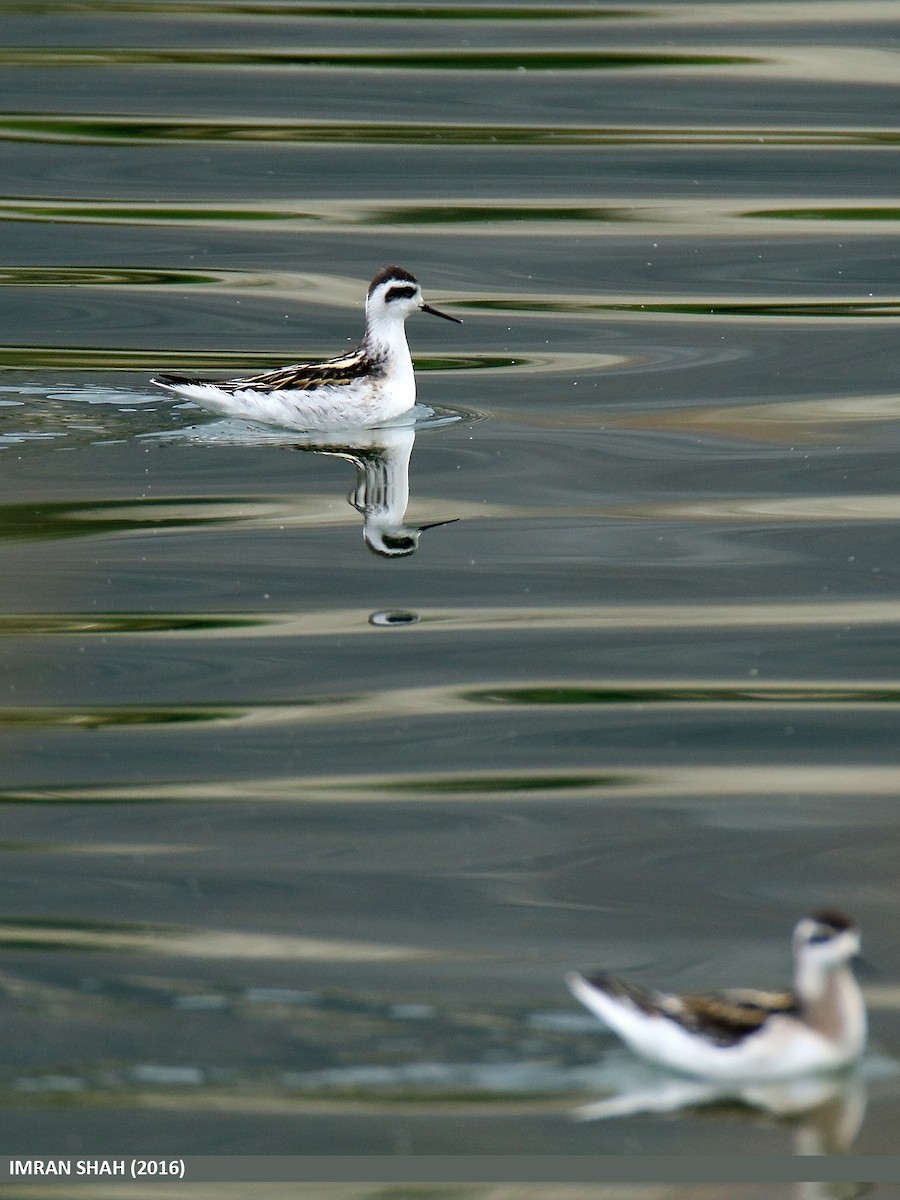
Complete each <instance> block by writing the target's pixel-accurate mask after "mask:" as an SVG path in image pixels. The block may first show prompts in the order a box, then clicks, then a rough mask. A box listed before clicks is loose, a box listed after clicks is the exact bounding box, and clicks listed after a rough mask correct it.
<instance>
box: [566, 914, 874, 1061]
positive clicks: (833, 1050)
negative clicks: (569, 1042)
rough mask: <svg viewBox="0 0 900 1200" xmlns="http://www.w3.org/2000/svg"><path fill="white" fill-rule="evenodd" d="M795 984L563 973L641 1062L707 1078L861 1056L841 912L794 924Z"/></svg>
mask: <svg viewBox="0 0 900 1200" xmlns="http://www.w3.org/2000/svg"><path fill="white" fill-rule="evenodd" d="M793 949H794V986H793V989H792V990H791V991H789V992H784V993H772V992H762V991H756V990H754V989H750V988H743V989H733V990H726V991H721V992H708V993H704V994H701V995H688V996H673V995H667V994H666V993H663V992H656V991H645V990H644V989H643V988H640V987H636V986H635V985H634V984H631V983H625V982H624V981H623V980H620V979H616V978H615V977H613V976H611V975H602V974H598V975H592V976H584V975H580V974H578V973H576V972H572V973H570V974H569V975H567V977H566V982H567V984H568V986H569V989H570V991H571V992H572V994H573V995H574V996H576V997H577V998H578V999H579V1000H580V1001H581V1002H582V1004H584V1005H585V1006H586V1007H587V1008H589V1009H590V1010H591V1011H592V1012H593V1013H595V1014H596V1015H597V1016H598V1017H599V1018H600V1019H601V1021H603V1022H604V1023H605V1024H606V1025H608V1026H609V1028H610V1029H612V1030H613V1032H614V1033H617V1034H618V1035H619V1037H620V1038H621V1039H622V1040H623V1041H624V1042H625V1043H626V1044H627V1045H628V1046H629V1047H630V1048H631V1049H632V1050H634V1051H635V1053H637V1054H639V1055H640V1056H641V1057H642V1058H645V1059H649V1060H650V1061H651V1062H654V1063H657V1064H658V1065H660V1066H663V1067H666V1068H668V1069H670V1070H674V1071H679V1072H683V1073H684V1074H687V1075H695V1076H700V1077H702V1078H705V1079H719V1080H724V1079H741V1080H748V1081H750V1080H763V1079H765V1080H773V1079H786V1078H788V1077H790V1076H797V1075H808V1074H812V1073H814V1072H819V1071H827V1070H836V1069H838V1068H840V1067H844V1066H847V1065H848V1064H849V1063H851V1062H852V1061H853V1060H854V1059H856V1058H858V1057H859V1056H860V1055H861V1054H862V1052H863V1049H864V1047H865V1041H866V1010H865V1003H864V1001H863V996H862V992H861V991H860V989H859V985H858V984H857V982H856V979H855V977H854V975H853V972H852V969H851V967H850V961H851V959H852V958H853V957H854V956H855V955H857V954H858V953H859V949H860V938H859V931H858V930H857V929H856V927H855V926H854V924H853V922H852V921H850V920H849V918H847V917H845V916H843V915H842V914H841V913H837V912H820V913H816V914H814V915H813V916H809V917H804V918H803V919H802V920H801V921H799V922H798V924H797V926H796V928H795V930H794V939H793Z"/></svg>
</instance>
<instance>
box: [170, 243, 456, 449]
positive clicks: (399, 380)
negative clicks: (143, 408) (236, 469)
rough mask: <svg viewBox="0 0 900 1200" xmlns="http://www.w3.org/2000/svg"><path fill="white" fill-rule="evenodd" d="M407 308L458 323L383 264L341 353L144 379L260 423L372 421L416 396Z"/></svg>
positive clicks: (304, 425)
mask: <svg viewBox="0 0 900 1200" xmlns="http://www.w3.org/2000/svg"><path fill="white" fill-rule="evenodd" d="M414 312H425V313H430V314H431V315H432V316H434V317H443V318H444V320H446V321H455V322H456V324H458V325H461V324H462V321H461V319H460V318H459V317H453V316H450V314H449V313H445V312H440V311H439V310H438V309H436V308H432V307H431V305H430V304H426V303H425V301H424V300H423V298H422V289H421V287H420V286H419V282H418V280H417V279H416V278H415V276H414V275H411V274H410V273H409V271H406V270H404V269H403V267H397V266H389V267H384V268H383V270H381V271H379V272H378V273H377V274H376V275H375V277H374V278H373V279H372V282H371V283H370V284H369V290H368V293H367V295H366V333H365V337H364V338H363V340H362V341H361V342H360V344H359V345H358V346H357V347H356V348H355V349H354V350H351V351H349V353H347V354H339V355H338V356H337V357H336V358H329V359H326V360H324V361H323V362H313V363H296V364H294V365H293V366H289V367H280V368H278V369H277V370H274V371H263V372H262V373H261V374H259V375H248V376H246V377H242V378H241V377H239V378H235V379H221V380H213V379H196V378H193V377H189V376H186V375H169V374H165V375H156V376H154V377H153V379H152V381H151V382H153V383H155V384H156V385H157V386H159V387H163V388H166V389H168V391H170V392H174V393H175V394H176V395H178V396H183V397H184V398H185V399H187V400H193V401H195V402H196V403H197V404H199V405H200V406H201V407H202V408H206V409H209V410H210V411H212V412H215V413H219V414H224V415H225V416H228V417H239V418H242V419H244V420H250V421H261V422H263V423H264V424H267V425H283V426H288V427H290V428H292V429H303V430H332V429H346V428H352V427H363V428H365V427H370V426H372V425H380V424H382V423H384V422H386V421H391V420H393V419H394V418H395V417H399V416H400V415H402V414H403V413H405V412H408V411H409V409H411V408H412V407H413V405H414V404H415V402H416V379H415V374H414V372H413V364H412V358H411V357H410V353H409V345H408V344H407V341H406V328H405V324H406V318H407V317H408V316H409V315H410V314H411V313H414Z"/></svg>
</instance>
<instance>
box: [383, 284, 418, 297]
mask: <svg viewBox="0 0 900 1200" xmlns="http://www.w3.org/2000/svg"><path fill="white" fill-rule="evenodd" d="M415 294H416V289H415V288H414V287H392V288H389V289H388V291H387V292H386V294H385V297H384V298H385V300H412V298H413V296H414V295H415Z"/></svg>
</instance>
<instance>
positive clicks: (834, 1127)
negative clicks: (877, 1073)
mask: <svg viewBox="0 0 900 1200" xmlns="http://www.w3.org/2000/svg"><path fill="white" fill-rule="evenodd" d="M638 1070H639V1072H640V1068H639V1069H638ZM698 1110H709V1111H710V1112H711V1113H712V1112H718V1113H719V1114H726V1113H727V1114H728V1115H729V1116H733V1115H737V1116H739V1117H740V1116H743V1117H744V1118H745V1119H750V1118H752V1117H754V1116H759V1115H760V1114H762V1115H764V1116H766V1117H769V1118H771V1119H773V1120H774V1121H775V1122H776V1123H778V1124H784V1125H787V1126H790V1128H791V1129H792V1132H793V1148H794V1154H798V1155H838V1154H846V1153H848V1152H849V1151H850V1150H851V1149H852V1146H853V1143H854V1142H855V1140H856V1137H857V1135H858V1133H859V1131H860V1129H861V1127H862V1123H863V1119H864V1117H865V1113H866V1085H865V1081H864V1080H863V1078H862V1077H861V1076H860V1075H859V1073H858V1072H853V1073H850V1074H846V1073H845V1074H838V1075H810V1076H806V1077H799V1078H795V1079H790V1080H785V1081H783V1082H778V1083H766V1084H749V1085H746V1086H743V1087H741V1086H740V1085H738V1084H736V1083H727V1084H726V1083H717V1082H711V1081H708V1080H702V1079H688V1078H681V1077H678V1076H674V1075H667V1074H664V1073H662V1072H656V1071H652V1070H650V1069H648V1070H647V1072H646V1074H644V1073H643V1072H640V1074H639V1076H638V1077H635V1078H634V1079H633V1080H631V1081H630V1082H628V1083H625V1084H624V1085H623V1086H620V1087H619V1090H618V1091H617V1092H616V1093H615V1094H614V1095H610V1096H607V1097H605V1098H604V1099H602V1100H596V1101H593V1102H592V1103H590V1104H585V1105H583V1106H581V1107H580V1108H577V1109H575V1111H574V1112H573V1114H572V1115H573V1117H574V1118H575V1119H576V1120H578V1121H604V1120H610V1119H612V1118H615V1117H630V1116H638V1115H641V1114H645V1113H667V1114H672V1113H679V1112H681V1113H685V1115H692V1116H696V1114H697V1111H698ZM866 1188H867V1185H866V1184H862V1183H849V1182H831V1183H825V1182H818V1183H802V1184H798V1185H797V1189H798V1190H797V1191H796V1193H795V1195H796V1200H851V1198H852V1197H856V1196H861V1195H863V1193H864V1192H865V1190H866Z"/></svg>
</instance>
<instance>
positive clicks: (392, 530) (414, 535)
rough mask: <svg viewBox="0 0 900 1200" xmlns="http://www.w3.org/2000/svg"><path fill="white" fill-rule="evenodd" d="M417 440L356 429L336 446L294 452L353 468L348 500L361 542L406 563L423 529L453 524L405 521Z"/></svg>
mask: <svg viewBox="0 0 900 1200" xmlns="http://www.w3.org/2000/svg"><path fill="white" fill-rule="evenodd" d="M415 441H416V431H415V430H414V429H413V428H412V427H410V426H403V427H399V426H398V427H397V428H394V429H391V428H387V429H370V430H366V429H361V430H358V431H356V432H354V433H353V434H352V435H350V436H347V437H344V436H342V437H341V440H340V443H339V444H338V443H337V442H335V443H332V442H309V443H306V444H304V445H298V446H297V449H298V450H311V451H313V452H314V453H316V454H327V455H329V456H330V457H332V458H344V459H347V461H348V462H352V463H353V465H354V466H355V467H356V487H355V488H354V489H353V490H352V491H351V493H350V495H349V497H348V500H349V502H350V504H352V505H353V507H354V508H355V509H356V511H357V512H358V513H361V514H362V518H363V538H364V539H365V543H366V545H367V546H368V547H369V549H370V550H371V551H372V553H373V554H377V555H379V556H380V557H381V558H405V557H406V556H407V555H409V554H414V553H415V552H416V550H418V548H419V538H420V537H421V536H422V534H423V533H424V531H425V530H426V529H435V528H437V526H438V525H450V524H452V523H453V521H455V520H457V519H458V518H456V517H451V518H450V519H449V520H446V521H431V522H429V523H428V524H425V525H411V524H407V523H406V521H405V517H406V509H407V506H408V505H409V460H410V457H411V455H412V452H413V446H414V445H415Z"/></svg>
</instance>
